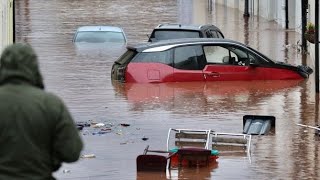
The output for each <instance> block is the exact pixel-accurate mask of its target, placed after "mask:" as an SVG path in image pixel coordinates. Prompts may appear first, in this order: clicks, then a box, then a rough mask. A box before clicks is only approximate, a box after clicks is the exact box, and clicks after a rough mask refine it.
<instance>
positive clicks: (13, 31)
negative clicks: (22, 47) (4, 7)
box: [12, 0, 16, 43]
mask: <svg viewBox="0 0 320 180" xmlns="http://www.w3.org/2000/svg"><path fill="white" fill-rule="evenodd" d="M14 4H15V1H14V0H13V1H12V11H13V12H12V21H13V22H12V36H13V37H12V41H13V43H15V42H16V9H15V5H14Z"/></svg>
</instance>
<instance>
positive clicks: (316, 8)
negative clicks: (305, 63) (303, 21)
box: [314, 0, 319, 93]
mask: <svg viewBox="0 0 320 180" xmlns="http://www.w3.org/2000/svg"><path fill="white" fill-rule="evenodd" d="M314 11H315V31H316V33H315V71H316V72H315V81H316V87H315V88H316V93H319V1H318V0H315V10H314Z"/></svg>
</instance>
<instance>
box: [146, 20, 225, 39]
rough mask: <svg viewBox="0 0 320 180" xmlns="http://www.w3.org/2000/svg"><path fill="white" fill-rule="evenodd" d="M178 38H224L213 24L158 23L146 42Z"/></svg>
mask: <svg viewBox="0 0 320 180" xmlns="http://www.w3.org/2000/svg"><path fill="white" fill-rule="evenodd" d="M180 38H224V35H223V33H222V32H221V30H220V29H219V28H218V27H217V26H215V25H213V24H202V25H197V24H173V23H167V24H159V25H158V26H157V27H156V28H154V29H153V31H152V33H151V35H150V37H149V40H148V42H156V41H162V40H168V39H180Z"/></svg>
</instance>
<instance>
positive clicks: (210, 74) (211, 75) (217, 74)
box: [207, 72, 220, 77]
mask: <svg viewBox="0 0 320 180" xmlns="http://www.w3.org/2000/svg"><path fill="white" fill-rule="evenodd" d="M207 76H210V77H220V74H219V73H217V72H210V73H207Z"/></svg>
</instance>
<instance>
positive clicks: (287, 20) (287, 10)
mask: <svg viewBox="0 0 320 180" xmlns="http://www.w3.org/2000/svg"><path fill="white" fill-rule="evenodd" d="M285 6H286V7H285V8H286V29H289V7H288V6H289V2H288V0H286V4H285Z"/></svg>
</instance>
